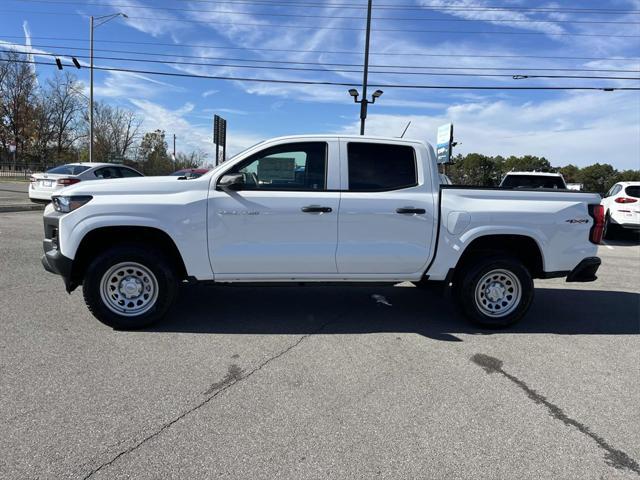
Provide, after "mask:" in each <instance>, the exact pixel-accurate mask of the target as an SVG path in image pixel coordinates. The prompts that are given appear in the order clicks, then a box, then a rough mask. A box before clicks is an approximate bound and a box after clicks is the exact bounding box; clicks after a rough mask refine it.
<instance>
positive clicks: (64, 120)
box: [47, 72, 83, 159]
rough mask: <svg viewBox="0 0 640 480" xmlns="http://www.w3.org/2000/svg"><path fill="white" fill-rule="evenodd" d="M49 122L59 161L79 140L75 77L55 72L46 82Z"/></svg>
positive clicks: (79, 99)
mask: <svg viewBox="0 0 640 480" xmlns="http://www.w3.org/2000/svg"><path fill="white" fill-rule="evenodd" d="M47 86H48V92H47V96H48V97H49V102H50V109H51V122H52V127H53V131H54V136H55V139H54V140H55V152H56V157H57V158H58V159H60V158H61V157H62V156H63V153H64V152H68V151H69V150H71V148H72V146H73V144H74V143H75V142H76V141H77V140H78V139H79V137H80V135H81V132H80V128H79V127H80V125H79V121H80V113H81V112H82V107H83V105H82V99H81V98H80V97H81V95H82V94H81V93H80V87H79V84H78V81H77V79H76V77H75V75H73V74H71V73H69V72H65V73H64V75H63V74H60V73H59V72H56V74H55V76H54V77H53V78H50V79H48V80H47Z"/></svg>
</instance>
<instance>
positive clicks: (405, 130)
mask: <svg viewBox="0 0 640 480" xmlns="http://www.w3.org/2000/svg"><path fill="white" fill-rule="evenodd" d="M409 125H411V120H409V123H407V126H406V127H404V131H403V132H402V135H400V138H404V134H405V133H407V130H408V129H409Z"/></svg>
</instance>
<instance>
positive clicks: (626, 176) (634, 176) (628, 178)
mask: <svg viewBox="0 0 640 480" xmlns="http://www.w3.org/2000/svg"><path fill="white" fill-rule="evenodd" d="M614 181H615V182H639V181H640V170H623V171H622V172H618V173H617V174H616V176H615V180H614Z"/></svg>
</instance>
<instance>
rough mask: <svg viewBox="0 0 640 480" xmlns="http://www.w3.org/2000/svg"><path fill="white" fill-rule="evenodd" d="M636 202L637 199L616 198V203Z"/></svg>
mask: <svg viewBox="0 0 640 480" xmlns="http://www.w3.org/2000/svg"><path fill="white" fill-rule="evenodd" d="M637 201H638V199H637V198H629V197H618V198H616V203H636V202H637Z"/></svg>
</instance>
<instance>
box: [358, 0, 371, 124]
mask: <svg viewBox="0 0 640 480" xmlns="http://www.w3.org/2000/svg"><path fill="white" fill-rule="evenodd" d="M372 2H373V0H369V2H368V3H367V32H366V34H365V35H366V37H365V41H364V74H363V77H362V99H363V100H365V101H364V102H360V135H364V123H365V121H366V120H367V106H368V104H369V102H367V101H366V100H367V83H368V80H369V38H370V37H371V6H372V5H371V4H372Z"/></svg>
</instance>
